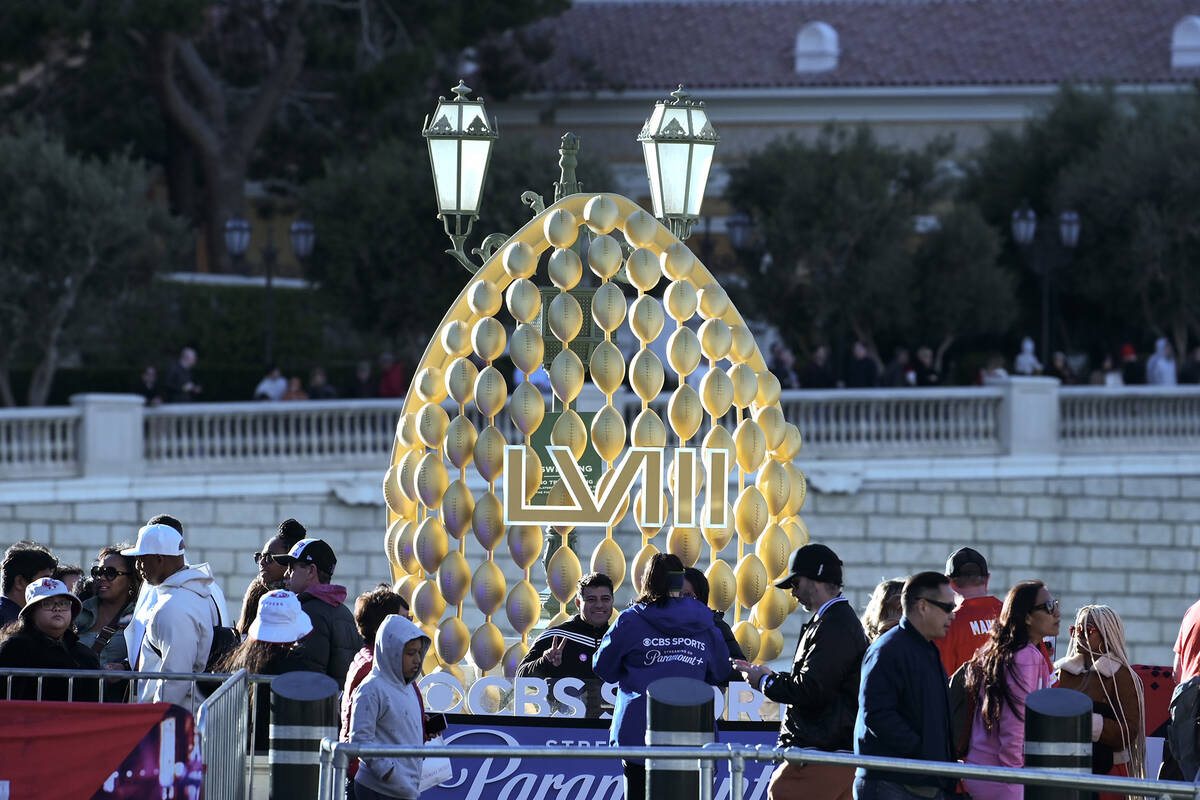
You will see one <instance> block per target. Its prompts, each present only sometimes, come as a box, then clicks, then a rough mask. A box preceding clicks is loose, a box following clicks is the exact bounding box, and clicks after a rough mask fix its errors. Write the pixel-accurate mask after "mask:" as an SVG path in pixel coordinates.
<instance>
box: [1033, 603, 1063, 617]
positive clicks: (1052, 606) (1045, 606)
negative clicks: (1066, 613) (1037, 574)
mask: <svg viewBox="0 0 1200 800" xmlns="http://www.w3.org/2000/svg"><path fill="white" fill-rule="evenodd" d="M1033 610H1034V611H1045V612H1046V613H1047V614H1053V613H1054V612H1055V611H1058V601H1057V600H1047V601H1046V602H1044V603H1038V604H1037V605H1036V606H1034V607H1033Z"/></svg>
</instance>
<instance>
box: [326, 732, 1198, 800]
mask: <svg viewBox="0 0 1200 800" xmlns="http://www.w3.org/2000/svg"><path fill="white" fill-rule="evenodd" d="M664 749H669V750H670V754H671V758H673V759H696V761H697V762H698V763H699V769H700V771H701V775H702V776H704V778H706V780H705V779H702V780H701V792H702V794H701V800H712V775H713V773H714V767H715V762H716V761H726V760H728V761H729V762H730V764H729V775H730V784H731V786H730V795H729V796H730V800H743V798H744V793H745V787H744V786H743V776H744V774H745V769H746V762H747V761H772V762H781V761H787V762H789V763H792V764H796V765H802V764H826V765H830V766H838V767H865V768H867V769H876V770H888V771H891V772H911V773H916V774H920V775H925V776H934V777H941V778H950V779H953V780H958V779H961V778H971V779H978V780H987V781H994V782H997V783H1019V784H1023V785H1030V784H1033V785H1037V786H1052V787H1058V788H1061V789H1083V790H1084V791H1093V792H1109V793H1115V794H1123V795H1127V796H1146V797H1153V798H1158V800H1171V799H1172V798H1187V799H1188V800H1200V781H1197V783H1195V784H1191V783H1184V782H1181V781H1157V780H1149V779H1145V778H1114V777H1111V776H1107V775H1080V774H1079V773H1077V772H1063V771H1059V770H1047V769H1033V768H1015V767H981V766H977V765H975V764H964V763H962V762H959V761H919V760H916V759H908V758H887V757H883V756H860V755H855V754H854V753H829V752H825V751H823V750H807V749H804V748H799V747H789V748H779V747H764V746H762V745H759V746H756V747H748V746H744V745H735V744H711V745H706V746H705V747H671V748H662V747H607V748H604V747H598V748H577V747H569V748H564V747H546V746H541V747H534V746H530V747H500V748H497V747H496V746H495V745H491V746H487V747H472V746H469V745H468V746H464V745H440V746H434V745H427V746H424V747H411V746H409V747H399V746H395V745H355V744H347V743H344V742H335V741H333V740H332V739H323V740H322V741H321V773H320V778H319V779H318V783H317V790H318V794H317V798H318V800H339V798H341V797H342V791H343V786H344V782H345V777H346V766H347V764H348V763H349V760H350V759H351V758H360V757H363V756H366V757H367V758H372V757H388V756H393V757H394V756H446V757H448V758H449V759H450V763H451V765H453V764H454V759H455V758H456V757H457V758H493V757H495V756H496V755H497V753H498V752H502V753H503V754H504V755H505V756H508V757H510V758H512V757H515V758H570V759H577V758H603V759H618V758H619V759H628V758H654V757H662V754H663V750H664Z"/></svg>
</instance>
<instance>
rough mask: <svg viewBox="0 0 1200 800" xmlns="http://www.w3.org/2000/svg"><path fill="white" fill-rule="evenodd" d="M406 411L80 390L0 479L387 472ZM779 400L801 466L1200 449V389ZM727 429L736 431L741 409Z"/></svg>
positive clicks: (850, 394)
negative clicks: (164, 399) (794, 429)
mask: <svg viewBox="0 0 1200 800" xmlns="http://www.w3.org/2000/svg"><path fill="white" fill-rule="evenodd" d="M668 399H669V394H666V393H664V394H663V395H662V396H660V397H659V398H658V399H656V400H655V401H653V402H652V403H651V406H652V407H654V408H656V409H657V410H659V411H660V415H665V412H666V405H667V400H668ZM615 403H616V405H617V406H618V407H620V408H621V409H622V410H623V412H624V415H625V417H626V418H627V419H626V421H627V423H630V424H631V423H632V421H633V418H634V417H635V416H636V415H637V414H638V412H639V411H640V410H641V401H640V400H639V399H638V398H637V397H636V396H635V395H633V394H631V393H628V392H620V393H618V395H617V396H616V398H615ZM401 405H402V401H401V400H399V399H396V400H329V401H309V402H297V403H198V404H180V405H169V406H161V407H156V408H146V407H144V406H143V405H142V404H141V400H140V398H138V397H136V396H134V395H103V394H83V395H76V396H74V397H72V398H71V406H69V407H65V408H39V409H20V408H18V409H4V410H0V477H3V478H6V479H21V478H48V477H78V476H83V477H86V476H97V475H141V474H144V473H147V472H153V473H154V474H158V475H170V474H179V475H186V474H196V473H212V472H224V473H237V472H254V471H257V470H260V469H263V468H269V469H271V470H277V471H282V472H303V471H310V472H311V471H318V470H331V469H369V468H371V467H372V466H374V467H377V468H379V469H380V470H381V471H382V469H383V468H384V466H385V465H386V462H387V458H388V455H389V454H390V452H391V447H392V440H393V436H394V432H395V425H396V419H397V416H398V415H399V412H400V408H401ZM781 406H782V408H783V411H784V416H785V417H786V418H787V419H788V421H790V422H794V423H796V425H798V426H799V428H800V431H801V433H802V435H803V436H804V449H803V451H802V454H801V457H800V458H801V460H803V461H811V460H814V459H816V460H825V459H847V458H851V459H861V458H938V457H962V456H1004V455H1039V454H1044V455H1055V454H1073V453H1101V452H1103V453H1114V454H1120V453H1147V452H1161V451H1171V452H1181V451H1188V450H1196V449H1200V387H1190V386H1189V387H1128V388H1120V389H1112V388H1105V387H1060V386H1059V385H1058V382H1057V381H1056V380H1054V379H1050V378H1009V379H1006V380H1003V381H999V382H997V383H994V384H991V385H988V386H983V387H966V388H946V389H872V390H829V391H787V392H784V393H783V397H782V400H781ZM448 410H451V411H452V410H453V409H452V407H450V408H449V409H448ZM472 414H474V408H473V407H469V408H468V416H471V415H472ZM474 416H475V417H477V416H478V415H477V414H474ZM474 422H475V423H476V425H477V426H480V425H482V424H484V420H482V419H481V418H475V419H474ZM496 424H497V425H498V426H499V427H500V430H501V432H502V433H504V435H505V437H506V438H508V439H509V441H513V442H516V441H519V440H520V436H519V434H518V433H517V431H516V429H515V428H514V426H513V425H512V424H511V422H510V421H509V420H508V417H507V415H506V414H501V415H499V416H498V417H497V419H496ZM707 424H708V423H707V422H706V423H705V426H704V427H703V428H702V430H701V431H700V432H699V434H697V437H696V440H697V441H699V439H700V438H701V437H703V435H704V433H706V432H707ZM722 424H725V425H727V426H729V427H733V425H735V424H736V419H735V416H734V413H733V412H731V413H730V414H729V415H727V418H726V419H723V420H722ZM668 444H669V445H675V444H677V442H674V441H669V442H668Z"/></svg>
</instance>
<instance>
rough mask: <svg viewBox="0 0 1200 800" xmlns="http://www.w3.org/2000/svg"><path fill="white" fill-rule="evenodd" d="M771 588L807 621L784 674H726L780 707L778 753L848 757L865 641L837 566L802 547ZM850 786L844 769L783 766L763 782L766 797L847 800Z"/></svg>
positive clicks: (744, 666)
mask: <svg viewBox="0 0 1200 800" xmlns="http://www.w3.org/2000/svg"><path fill="white" fill-rule="evenodd" d="M775 586H776V587H778V588H780V589H784V590H786V591H790V592H791V593H792V596H793V597H795V598H796V599H797V600H799V601H800V605H801V606H802V607H803V608H804V610H805V611H807V612H808V613H810V614H812V616H811V617H810V618H809V620H808V622H806V623H805V624H804V628H803V632H802V633H801V634H800V643H799V645H797V647H796V658H795V661H794V663H793V664H792V671H791V672H773V671H772V670H771V669H770V668H768V667H766V666H763V665H762V664H751V663H749V662H748V661H745V660H741V661H736V662H734V667H735V668H736V669H737V670H738V671H740V672H741V673H742V675H743V676H745V679H746V680H747V681H748V682H749V683H750V685H751V686H753V687H754V688H756V689H758V690H759V691H761V692H762V693H763V694H765V695H766V696H767V697H768V698H770V699H771V700H774V701H776V702H778V703H782V704H786V705H787V713H785V714H784V715H783V717H782V719H781V720H780V724H779V746H780V747H809V748H813V749H817V750H849V749H850V748H851V746H852V744H853V741H854V738H853V737H854V718H855V715H856V714H857V713H858V683H859V669H860V667H861V666H862V660H863V654H864V653H866V652H867V635H866V634H865V633H864V632H863V626H862V622H860V621H859V619H858V616H857V615H855V613H854V608H853V606H851V605H850V603H849V602H848V601H847V599H846V596H845V595H844V594H842V562H841V560H840V559H839V558H838V557H837V554H836V553H834V552H833V551H832V550H830V549H829V548H828V547H826V546H825V545H823V544H815V543H814V544H807V545H805V546H804V547H801V548H800V549H799V550H797V551H796V552H794V553H793V554H792V561H791V570H790V571H789V572H788V574H787V575H785V576H784V577H783V578H782V579H781V580H779V581H778V582H777V583H776V584H775ZM853 786H854V769H853V768H852V767H838V766H830V765H827V764H789V763H784V764H781V765H780V766H779V767H777V768H776V769H775V772H774V773H773V774H772V775H771V783H770V784H768V786H767V797H768V798H770V800H781V798H784V797H805V798H812V799H813V800H826V799H828V800H850V798H851V793H852V790H853Z"/></svg>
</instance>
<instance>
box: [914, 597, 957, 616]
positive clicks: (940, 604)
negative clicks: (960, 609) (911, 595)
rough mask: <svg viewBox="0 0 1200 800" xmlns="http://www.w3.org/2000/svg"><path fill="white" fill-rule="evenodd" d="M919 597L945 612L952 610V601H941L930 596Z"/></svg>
mask: <svg viewBox="0 0 1200 800" xmlns="http://www.w3.org/2000/svg"><path fill="white" fill-rule="evenodd" d="M921 599H922V600H924V601H925V602H926V603H929V604H930V605H933V606H937V607H938V608H940V609H941V610H942V611H944V612H945V613H947V614H949V613H951V612H953V611H954V603H943V602H942V601H941V600H934V599H933V598H932V597H922V598H921Z"/></svg>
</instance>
